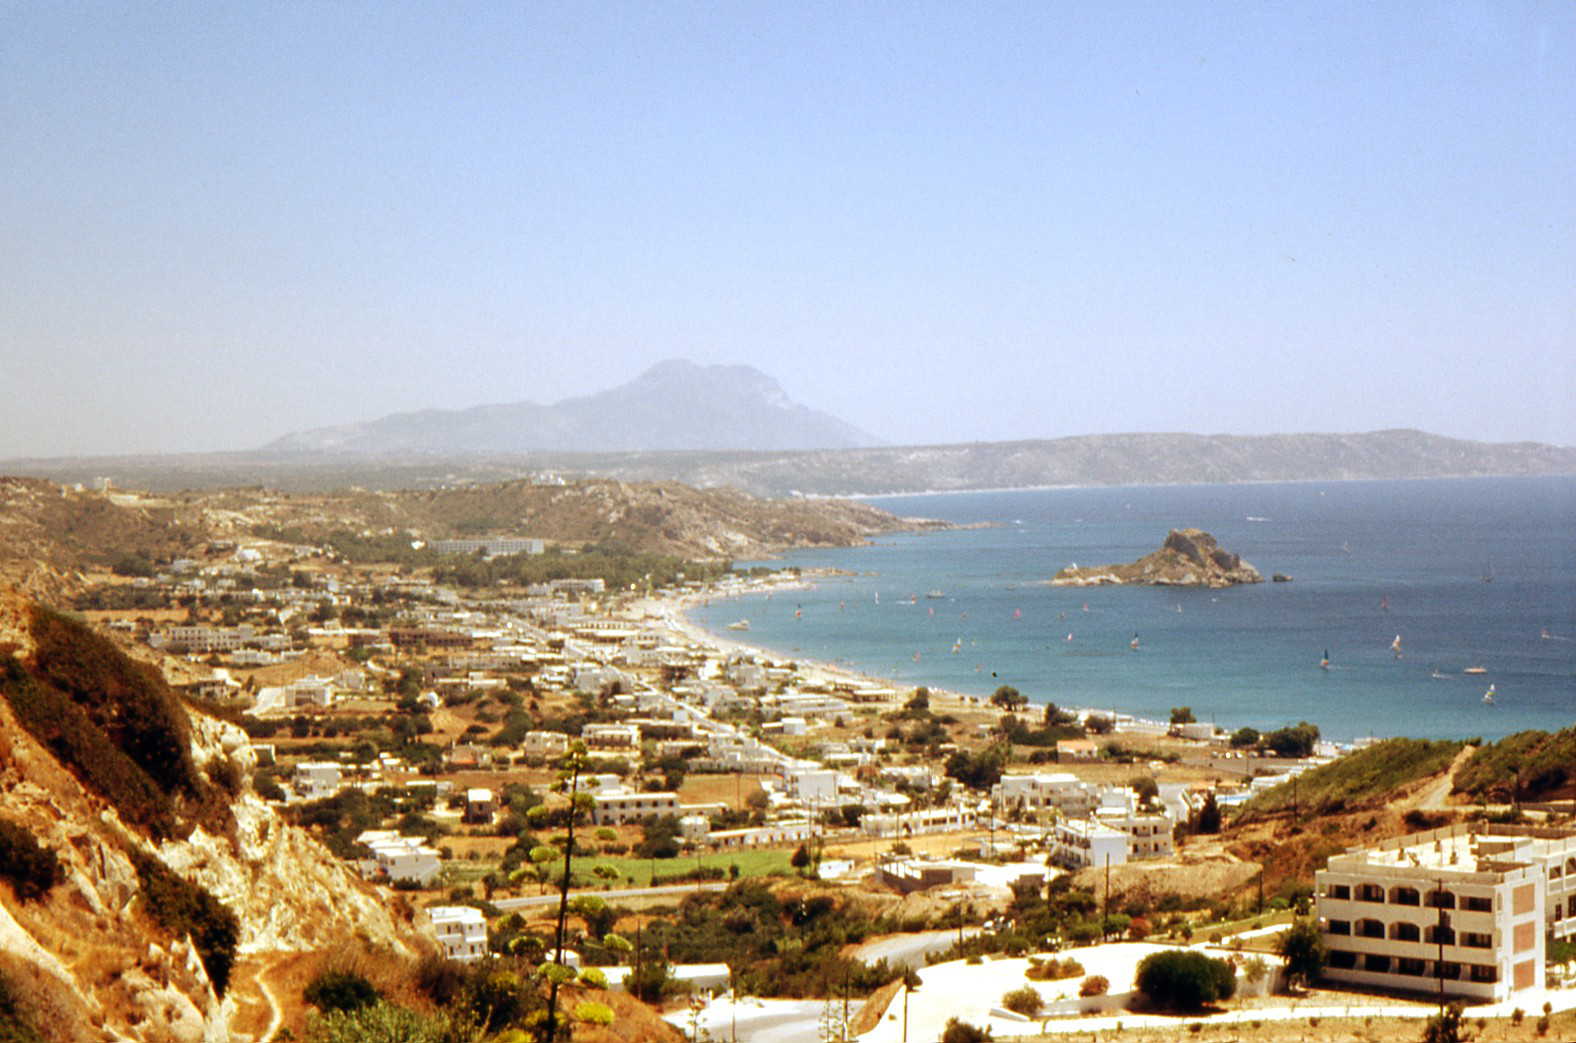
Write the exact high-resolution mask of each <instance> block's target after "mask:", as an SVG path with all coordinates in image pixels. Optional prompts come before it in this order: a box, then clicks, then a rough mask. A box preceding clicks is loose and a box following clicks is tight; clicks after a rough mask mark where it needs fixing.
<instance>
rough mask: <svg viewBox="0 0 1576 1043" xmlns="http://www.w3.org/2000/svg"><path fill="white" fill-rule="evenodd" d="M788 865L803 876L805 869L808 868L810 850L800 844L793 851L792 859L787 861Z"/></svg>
mask: <svg viewBox="0 0 1576 1043" xmlns="http://www.w3.org/2000/svg"><path fill="white" fill-rule="evenodd" d="M788 864H789V865H791V866H793V867H794V869H796V870H797V871H798V872H799V873H801V874H803V873H804V871H805V870H806V869H808V868H810V849H809V848H807V847H805V846H804V845H803V844H800V845H799V846H798V848H796V849H795V850H794V853H793V857H792V858H790V859H788Z"/></svg>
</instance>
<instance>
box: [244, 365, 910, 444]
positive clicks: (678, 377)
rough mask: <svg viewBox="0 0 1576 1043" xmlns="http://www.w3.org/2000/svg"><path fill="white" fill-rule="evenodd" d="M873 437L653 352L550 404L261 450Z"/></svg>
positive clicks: (425, 415)
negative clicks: (599, 387)
mask: <svg viewBox="0 0 1576 1043" xmlns="http://www.w3.org/2000/svg"><path fill="white" fill-rule="evenodd" d="M879 442H880V440H879V439H877V438H875V437H873V436H871V435H869V434H867V433H866V432H864V431H861V430H859V429H858V428H856V427H854V426H853V425H852V424H849V423H847V422H845V421H843V420H839V419H838V418H837V417H834V416H832V415H831V414H829V413H823V412H819V411H817V410H813V409H810V408H808V407H807V406H802V405H800V404H798V403H796V402H794V401H793V400H792V399H790V398H789V397H788V395H787V394H786V393H785V392H784V391H783V389H782V387H781V386H780V385H779V384H778V383H777V381H776V380H774V379H772V378H771V377H769V376H767V375H766V374H765V373H762V372H761V371H760V370H758V369H755V368H753V367H751V366H701V365H697V364H696V363H694V362H690V361H688V360H685V359H669V360H667V361H666V362H659V363H658V364H656V365H655V366H653V367H651V368H650V369H648V370H646V372H644V373H642V374H641V375H640V376H638V377H636V378H635V379H634V380H632V381H630V382H629V383H627V384H622V385H620V386H618V387H615V388H612V389H610V390H607V391H601V392H597V393H596V394H592V395H582V396H579V397H577V398H566V399H564V400H562V401H560V402H556V403H554V404H552V405H538V404H536V403H534V402H513V403H507V404H502V405H485V406H475V407H473V408H470V409H458V410H445V409H427V410H421V411H419V412H412V413H394V414H391V415H389V416H385V417H381V418H379V419H377V420H369V421H365V422H362V423H353V424H344V425H339V426H335V427H321V428H316V429H314V430H310V431H301V432H296V433H294V434H289V435H286V436H284V437H283V438H280V439H277V440H275V441H274V442H271V443H270V444H268V445H267V446H265V447H264V448H263V451H264V452H299V453H324V452H331V453H356V454H380V453H401V452H403V453H518V452H542V451H546V452H649V451H662V450H754V451H762V450H787V449H843V448H850V447H853V446H865V445H877V444H879Z"/></svg>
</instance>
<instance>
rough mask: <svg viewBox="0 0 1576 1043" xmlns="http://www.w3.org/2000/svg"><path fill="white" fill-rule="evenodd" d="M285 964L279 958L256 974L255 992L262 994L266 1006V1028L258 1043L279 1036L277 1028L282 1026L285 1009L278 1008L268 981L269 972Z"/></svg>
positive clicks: (272, 988)
mask: <svg viewBox="0 0 1576 1043" xmlns="http://www.w3.org/2000/svg"><path fill="white" fill-rule="evenodd" d="M283 962H285V961H284V958H283V957H281V958H280V959H278V960H275V961H273V962H272V963H270V964H268V965H267V966H265V967H263V969H262V970H260V971H258V972H257V991H258V992H260V993H262V996H263V1002H264V1003H266V1004H268V1027H267V1028H265V1029H263V1034H262V1035H261V1036H258V1037H257V1039H258V1043H268V1041H269V1040H271V1039H273V1038H274V1037H275V1036H277V1035H278V1034H279V1028H280V1026H281V1025H283V1024H284V1020H285V1009H284V1007H282V1006H280V1004H279V999H278V997H276V996H275V995H274V987H273V985H272V983H270V982H269V980H268V975H269V972H271V971H273V970H274V968H276V967H278V966H279V964H281V963H283Z"/></svg>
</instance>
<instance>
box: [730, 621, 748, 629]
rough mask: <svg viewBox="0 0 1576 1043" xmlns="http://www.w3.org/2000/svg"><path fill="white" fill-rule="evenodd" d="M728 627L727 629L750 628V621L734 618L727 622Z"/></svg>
mask: <svg viewBox="0 0 1576 1043" xmlns="http://www.w3.org/2000/svg"><path fill="white" fill-rule="evenodd" d="M728 629H729V630H748V629H750V621H749V620H748V619H738V620H734V621H733V622H732V623H729V624H728Z"/></svg>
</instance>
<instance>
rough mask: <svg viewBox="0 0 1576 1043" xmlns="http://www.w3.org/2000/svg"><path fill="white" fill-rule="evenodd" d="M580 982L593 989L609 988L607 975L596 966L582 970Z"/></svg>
mask: <svg viewBox="0 0 1576 1043" xmlns="http://www.w3.org/2000/svg"><path fill="white" fill-rule="evenodd" d="M580 984H582V985H584V986H586V987H587V988H592V989H605V988H607V975H606V974H603V973H602V972H601V971H600V970H598V969H597V968H595V967H587V968H586V969H585V970H583V971H581V972H580Z"/></svg>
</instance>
